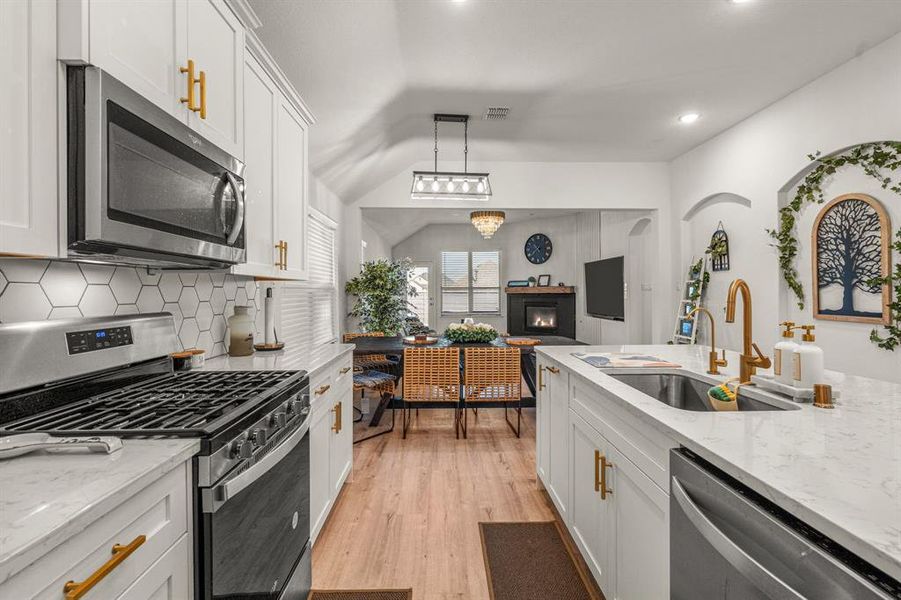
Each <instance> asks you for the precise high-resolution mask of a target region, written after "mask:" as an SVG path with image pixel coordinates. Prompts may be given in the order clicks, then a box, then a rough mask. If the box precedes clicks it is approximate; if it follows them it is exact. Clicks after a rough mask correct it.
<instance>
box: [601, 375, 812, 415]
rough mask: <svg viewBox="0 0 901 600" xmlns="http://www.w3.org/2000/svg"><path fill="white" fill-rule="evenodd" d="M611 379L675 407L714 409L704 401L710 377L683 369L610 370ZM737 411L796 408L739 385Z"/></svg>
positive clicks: (695, 409)
mask: <svg viewBox="0 0 901 600" xmlns="http://www.w3.org/2000/svg"><path fill="white" fill-rule="evenodd" d="M610 376H611V377H613V378H614V379H616V380H618V381H621V382H623V383H625V384H626V385H628V386H630V387H633V388H635V389H636V390H638V391H639V392H642V393H644V394H647V395H648V396H650V397H651V398H654V399H655V400H657V401H658V402H662V403H664V404H668V405H670V406H672V407H673V408H678V409H679V410H690V411H695V412H714V410H713V407H711V406H710V402H708V401H707V390H709V389H710V387H711V386H713V385H716V383H712V382H711V381H710V380H706V379H704V378H702V377H696V376H693V375H690V374H686V373H666V374H660V373H610ZM737 402H738V410H739V411H757V410H797V409H798V408H800V407H799V406H798V405H796V404H794V403H792V402H789V401H785V400H778V399H775V398H769V397H767V396H765V395H763V394H760V393H755V392H753V391H751V390H749V389H748V387H747V386H742V388H741V389H740V391H739V394H738V398H737Z"/></svg>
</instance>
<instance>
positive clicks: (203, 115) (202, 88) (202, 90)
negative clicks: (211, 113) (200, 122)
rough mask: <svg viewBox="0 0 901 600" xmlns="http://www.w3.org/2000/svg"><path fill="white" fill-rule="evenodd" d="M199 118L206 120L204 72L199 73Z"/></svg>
mask: <svg viewBox="0 0 901 600" xmlns="http://www.w3.org/2000/svg"><path fill="white" fill-rule="evenodd" d="M198 81H199V82H200V109H199V110H200V118H201V119H206V71H201V72H200V78H199V79H198Z"/></svg>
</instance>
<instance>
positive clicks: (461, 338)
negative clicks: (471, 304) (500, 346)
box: [444, 323, 497, 343]
mask: <svg viewBox="0 0 901 600" xmlns="http://www.w3.org/2000/svg"><path fill="white" fill-rule="evenodd" d="M444 337H445V338H447V339H449V340H450V341H452V342H469V343H486V342H490V341H492V340H494V338H496V337H497V329H495V328H494V327H492V326H491V325H488V324H487V323H451V324H450V325H448V326H447V329H446V330H445V331H444Z"/></svg>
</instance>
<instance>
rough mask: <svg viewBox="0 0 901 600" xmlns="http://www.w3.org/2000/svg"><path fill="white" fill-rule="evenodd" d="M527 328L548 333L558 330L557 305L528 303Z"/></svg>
mask: <svg viewBox="0 0 901 600" xmlns="http://www.w3.org/2000/svg"><path fill="white" fill-rule="evenodd" d="M525 317H526V323H525V328H526V330H535V331H538V332H544V333H548V332H550V331H556V330H557V306H556V305H552V306H548V305H546V304H526V314H525Z"/></svg>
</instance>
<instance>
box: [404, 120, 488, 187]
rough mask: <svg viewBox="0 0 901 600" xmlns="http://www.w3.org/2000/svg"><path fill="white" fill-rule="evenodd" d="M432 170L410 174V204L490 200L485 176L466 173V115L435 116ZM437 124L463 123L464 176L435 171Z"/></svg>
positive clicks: (436, 168)
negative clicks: (412, 202)
mask: <svg viewBox="0 0 901 600" xmlns="http://www.w3.org/2000/svg"><path fill="white" fill-rule="evenodd" d="M434 121H435V170H434V171H413V185H412V187H411V188H410V198H411V199H413V200H485V201H487V200H488V198H489V197H491V182H489V181H488V173H469V172H467V171H468V162H467V158H468V154H469V115H447V114H436V115H435V116H434ZM438 123H463V172H462V173H457V172H451V171H439V170H438Z"/></svg>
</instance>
